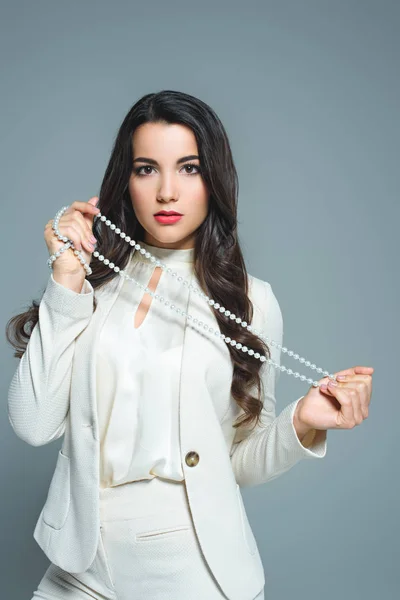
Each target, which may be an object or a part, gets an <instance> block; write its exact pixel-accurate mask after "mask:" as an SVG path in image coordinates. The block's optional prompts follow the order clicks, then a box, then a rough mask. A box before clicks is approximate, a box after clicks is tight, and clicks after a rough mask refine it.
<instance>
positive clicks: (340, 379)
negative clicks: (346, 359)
mask: <svg viewBox="0 0 400 600" xmlns="http://www.w3.org/2000/svg"><path fill="white" fill-rule="evenodd" d="M336 379H339V381H344V380H345V379H346V375H337V376H336Z"/></svg>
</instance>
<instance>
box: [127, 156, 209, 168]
mask: <svg viewBox="0 0 400 600" xmlns="http://www.w3.org/2000/svg"><path fill="white" fill-rule="evenodd" d="M196 158H199V157H198V156H197V154H189V155H188V156H182V158H179V159H178V160H177V161H176V164H178V165H180V164H181V163H183V162H186V161H187V160H194V159H196ZM133 162H134V163H136V162H146V163H149V164H151V165H155V166H156V167H158V166H159V164H158V162H157V161H156V160H154V159H153V158H146V157H145V156H138V157H137V158H135V160H134V161H133Z"/></svg>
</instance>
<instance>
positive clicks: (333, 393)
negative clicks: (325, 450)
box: [294, 366, 374, 433]
mask: <svg viewBox="0 0 400 600" xmlns="http://www.w3.org/2000/svg"><path fill="white" fill-rule="evenodd" d="M373 372H374V369H373V368H372V367H360V366H358V367H353V368H351V369H344V370H343V371H338V372H337V373H334V375H335V377H337V376H338V375H343V376H344V377H345V378H344V380H343V381H338V382H337V385H336V386H335V385H334V386H331V385H329V386H328V387H326V385H325V387H321V384H326V383H328V381H330V380H329V378H328V377H324V378H323V379H321V380H320V381H319V384H320V386H319V387H311V388H310V389H309V391H308V392H307V394H306V395H305V396H304V397H303V398H302V399H301V400H300V401H299V402H298V404H297V407H296V412H295V415H294V422H295V424H296V429H297V431H298V432H301V433H306V432H307V431H308V430H309V429H322V430H326V429H352V428H353V427H355V426H356V425H360V423H362V422H363V420H364V419H366V418H367V417H368V412H369V404H370V401H371V394H372V373H373Z"/></svg>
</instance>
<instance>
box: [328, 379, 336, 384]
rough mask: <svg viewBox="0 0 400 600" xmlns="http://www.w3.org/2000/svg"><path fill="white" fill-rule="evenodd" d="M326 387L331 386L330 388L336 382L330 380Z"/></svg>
mask: <svg viewBox="0 0 400 600" xmlns="http://www.w3.org/2000/svg"><path fill="white" fill-rule="evenodd" d="M328 385H331V386H332V385H337V382H336V381H333V380H332V379H331V380H330V381H329V382H328Z"/></svg>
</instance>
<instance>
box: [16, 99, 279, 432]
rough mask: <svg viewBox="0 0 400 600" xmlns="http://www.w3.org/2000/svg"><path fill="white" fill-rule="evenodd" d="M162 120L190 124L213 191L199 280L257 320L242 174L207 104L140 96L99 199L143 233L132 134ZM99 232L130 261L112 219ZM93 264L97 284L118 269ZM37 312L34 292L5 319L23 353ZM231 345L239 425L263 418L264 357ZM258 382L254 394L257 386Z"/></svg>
mask: <svg viewBox="0 0 400 600" xmlns="http://www.w3.org/2000/svg"><path fill="white" fill-rule="evenodd" d="M156 122H163V123H171V124H173V123H178V124H182V125H186V126H188V127H190V128H191V130H192V131H193V133H194V135H195V137H196V141H197V146H198V153H199V160H200V165H201V172H202V176H203V178H204V182H205V184H206V185H207V188H208V191H209V194H210V199H209V209H208V214H207V217H206V218H205V220H204V221H203V223H202V224H201V226H200V227H199V228H198V230H197V232H196V240H195V248H194V271H195V274H196V276H197V278H198V282H199V284H200V287H201V288H202V289H203V291H204V292H205V293H206V294H207V295H208V296H209V297H210V298H213V299H214V300H215V301H216V302H218V303H219V304H220V306H224V307H229V310H230V311H231V312H233V313H235V314H236V315H240V316H241V318H242V319H243V320H245V321H246V322H247V323H251V321H252V317H253V305H252V302H251V300H250V299H249V297H248V276H247V271H246V266H245V263H244V259H243V255H242V251H241V249H240V245H239V241H238V234H237V201H238V188H239V184H238V176H237V172H236V168H235V165H234V162H233V157H232V151H231V148H230V144H229V140H228V136H227V134H226V131H225V128H224V126H223V125H222V123H221V121H220V119H219V118H218V116H217V115H216V114H215V112H214V111H213V110H212V109H211V108H210V107H209V106H208V105H207V104H205V103H204V102H202V101H201V100H199V99H198V98H195V97H194V96H191V95H189V94H185V93H182V92H177V91H171V90H163V91H161V92H158V93H152V94H146V95H145V96H143V97H142V98H141V99H140V100H138V102H136V104H134V105H133V107H132V108H131V109H130V110H129V112H128V114H127V115H126V117H125V118H124V120H123V122H122V124H121V126H120V128H119V130H118V133H117V136H116V138H115V141H114V146H113V149H112V152H111V157H110V160H109V163H108V166H107V169H106V172H105V174H104V178H103V181H102V185H101V189H100V194H99V202H98V204H97V206H98V207H99V208H100V211H101V212H102V213H103V214H105V215H107V218H108V219H110V220H111V221H112V222H113V223H115V224H116V225H117V227H119V228H120V229H121V231H124V232H126V233H127V234H128V235H129V236H130V237H131V238H133V239H135V240H144V234H145V231H144V230H143V227H142V226H141V224H140V223H139V221H138V220H137V218H136V216H135V213H134V210H133V207H132V201H131V198H130V194H129V189H128V183H129V178H130V176H131V172H132V168H133V166H132V160H133V154H132V150H133V148H132V137H133V134H134V132H135V130H136V128H137V127H139V125H142V124H143V123H156ZM93 234H94V236H95V237H96V239H97V242H98V243H97V250H99V252H101V254H104V255H105V256H107V257H108V258H109V259H110V261H112V262H114V263H115V264H117V265H119V266H120V267H121V268H124V267H125V266H126V264H127V263H128V261H129V258H130V255H131V251H132V247H131V246H130V245H129V244H127V243H126V242H125V241H124V240H123V239H121V238H120V237H119V236H118V235H117V236H115V234H113V232H111V231H110V230H109V228H108V227H104V226H103V227H102V222H101V220H100V219H94V224H93ZM91 268H92V274H91V275H89V276H87V279H88V280H89V281H90V283H91V284H92V286H93V288H94V289H96V288H98V287H100V286H102V285H105V284H106V283H107V282H108V281H109V280H111V279H113V278H114V277H116V276H118V274H117V273H116V272H115V271H114V270H111V269H110V268H109V267H107V266H106V265H104V264H103V263H102V262H101V261H98V260H95V261H92V263H91ZM95 308H96V299H95ZM215 316H216V318H217V321H218V324H219V327H220V330H221V332H222V333H224V334H225V335H226V336H229V337H230V338H232V339H235V340H237V341H238V342H241V344H242V345H243V346H247V347H249V348H253V349H254V350H255V351H257V352H259V353H260V355H263V356H265V357H266V358H270V350H269V348H268V346H267V345H266V344H265V342H264V341H263V340H261V339H260V338H259V337H258V336H256V335H255V334H254V333H252V332H250V331H248V330H247V329H245V328H244V327H238V326H237V324H236V323H234V321H233V320H231V319H229V318H228V317H226V316H225V315H223V314H222V313H221V312H220V311H219V310H215ZM38 318H39V303H38V302H37V301H35V300H34V301H33V302H32V304H31V306H30V307H29V309H28V310H27V311H26V312H24V313H21V314H18V315H16V316H14V317H12V318H11V319H10V320H9V322H8V323H7V326H6V336H7V340H8V342H9V343H10V344H11V345H12V346H14V348H15V349H16V352H15V353H14V356H16V357H17V358H21V356H22V355H23V353H24V352H25V349H26V346H27V343H28V341H29V338H30V335H31V332H32V329H33V327H34V326H35V325H36V323H37V321H38ZM27 327H28V329H29V331H27V330H26V328H27ZM228 349H229V352H230V355H231V358H232V361H233V367H234V368H233V377H232V386H231V394H232V396H233V398H234V399H235V401H236V402H237V404H238V405H239V407H240V408H241V409H242V411H243V414H242V416H241V418H240V420H238V421H237V422H235V424H234V427H238V426H239V425H241V426H246V427H247V426H249V425H251V424H252V423H253V422H255V425H257V424H258V423H259V418H260V413H261V409H262V405H263V404H262V400H261V393H262V392H263V390H262V379H261V376H260V368H261V366H262V365H263V364H264V366H265V363H261V362H260V361H259V360H256V359H254V358H253V357H252V356H248V354H245V353H244V352H242V351H241V350H238V349H236V348H235V347H233V346H231V345H230V344H228ZM254 390H256V392H257V395H256V396H253V395H252V393H251V392H252V391H254Z"/></svg>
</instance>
